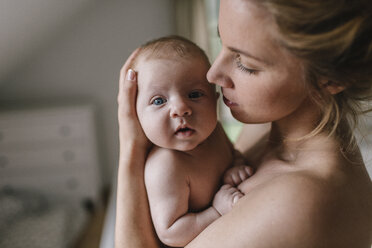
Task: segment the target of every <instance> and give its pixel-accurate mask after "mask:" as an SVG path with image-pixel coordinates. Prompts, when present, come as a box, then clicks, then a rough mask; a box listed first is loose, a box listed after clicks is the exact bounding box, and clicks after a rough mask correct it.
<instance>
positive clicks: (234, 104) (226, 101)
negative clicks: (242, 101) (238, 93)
mask: <svg viewBox="0 0 372 248" xmlns="http://www.w3.org/2000/svg"><path fill="white" fill-rule="evenodd" d="M223 102H224V103H225V104H226V105H227V106H228V107H229V108H231V107H234V106H238V104H237V103H235V102H232V101H230V100H229V99H227V98H226V97H225V96H223Z"/></svg>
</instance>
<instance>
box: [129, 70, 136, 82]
mask: <svg viewBox="0 0 372 248" xmlns="http://www.w3.org/2000/svg"><path fill="white" fill-rule="evenodd" d="M135 77H136V73H135V72H134V71H133V70H132V69H129V70H128V72H127V80H130V81H133V80H134V78H135Z"/></svg>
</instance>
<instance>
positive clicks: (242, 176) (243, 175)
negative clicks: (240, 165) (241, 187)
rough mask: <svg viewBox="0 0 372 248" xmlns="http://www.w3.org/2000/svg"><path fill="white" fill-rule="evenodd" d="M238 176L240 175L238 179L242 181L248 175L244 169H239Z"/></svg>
mask: <svg viewBox="0 0 372 248" xmlns="http://www.w3.org/2000/svg"><path fill="white" fill-rule="evenodd" d="M239 177H240V180H241V181H242V182H243V181H244V180H245V179H247V178H248V177H249V175H248V174H247V172H246V171H245V170H244V169H242V170H239Z"/></svg>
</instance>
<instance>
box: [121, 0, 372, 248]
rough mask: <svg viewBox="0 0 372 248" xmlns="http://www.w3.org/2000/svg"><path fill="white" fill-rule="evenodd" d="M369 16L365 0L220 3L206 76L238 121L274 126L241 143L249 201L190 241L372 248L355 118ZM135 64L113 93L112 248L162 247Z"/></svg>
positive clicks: (367, 187) (371, 198) (366, 59)
mask: <svg viewBox="0 0 372 248" xmlns="http://www.w3.org/2000/svg"><path fill="white" fill-rule="evenodd" d="M371 13H372V7H371V2H370V1H369V0H353V1H347V0H221V6H220V17H219V32H220V36H221V41H222V45H223V47H222V51H221V53H220V55H219V56H218V58H217V59H216V61H215V62H214V64H213V65H212V68H211V69H210V71H209V73H208V75H207V77H208V80H209V81H210V82H212V83H214V84H217V85H219V86H221V87H222V91H223V95H224V101H225V103H226V105H227V106H228V107H230V109H231V112H232V114H233V116H234V117H235V118H236V119H237V120H239V121H241V122H244V123H264V122H272V127H271V131H270V133H269V135H268V136H267V138H266V139H263V140H261V141H260V142H258V143H257V144H256V145H255V146H253V147H243V148H244V151H243V152H244V153H245V154H246V155H247V157H248V158H249V160H250V163H251V165H253V166H254V167H255V168H256V173H255V175H254V176H252V177H251V178H250V179H249V180H247V181H245V182H244V183H242V184H241V185H240V186H239V189H240V190H241V191H242V192H243V193H244V194H245V196H244V197H243V198H241V199H240V200H239V202H238V203H237V204H236V205H235V206H234V208H233V209H232V211H231V212H230V213H228V214H226V215H224V216H222V217H221V218H219V219H218V220H217V221H215V222H214V223H212V224H211V225H210V226H209V227H208V228H207V229H205V230H204V231H203V232H202V233H201V234H200V235H199V236H198V237H196V238H195V239H194V240H193V241H192V242H191V243H190V244H188V245H187V247H203V248H204V247H214V248H215V247H250V248H256V247H276V248H281V247H283V248H292V247H293V248H304V247H317V248H318V247H327V248H333V247H334V248H336V247H337V248H341V247H345V248H346V247H347V248H351V247H353V248H364V247H365V248H367V247H370V245H371V241H372V184H371V180H370V178H369V177H368V174H367V172H366V169H365V166H364V164H363V161H362V158H361V155H360V152H359V149H358V147H357V146H356V145H354V143H353V142H354V140H353V136H352V133H351V129H352V128H351V123H352V122H350V120H355V119H356V114H357V113H358V111H360V110H361V109H360V108H359V107H360V106H361V105H360V104H359V103H360V100H362V99H366V98H367V97H369V96H371V95H370V93H371V85H372V69H371V68H372V41H371V37H372V36H371V34H372V16H371ZM133 56H135V54H134V55H132V58H133ZM130 60H131V58H130V59H129V60H128V62H127V63H126V65H124V67H123V69H122V71H121V79H120V90H119V91H120V92H119V96H118V101H119V125H120V162H119V163H120V164H119V175H118V180H119V183H118V196H117V197H118V198H117V202H118V204H117V223H116V246H117V247H131V248H136V247H158V246H159V244H158V242H157V239H156V235H155V234H154V231H153V229H152V224H151V219H150V215H149V207H148V203H147V197H146V191H145V187H144V181H143V173H144V168H143V167H144V161H145V156H146V151H147V148H148V146H149V144H148V141H147V139H146V138H145V136H144V134H143V132H142V130H141V128H140V126H139V124H138V120H137V117H136V113H135V95H136V80H135V79H136V75H135V73H134V72H133V71H130V72H129V73H127V70H128V69H129V68H128V64H129V63H130ZM347 119H348V120H349V121H348V120H347ZM241 139H244V136H243V137H241Z"/></svg>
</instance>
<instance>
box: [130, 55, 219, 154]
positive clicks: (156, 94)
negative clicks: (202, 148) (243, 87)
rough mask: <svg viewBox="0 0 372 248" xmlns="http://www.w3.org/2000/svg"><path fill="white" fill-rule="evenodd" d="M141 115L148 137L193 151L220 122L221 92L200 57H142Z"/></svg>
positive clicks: (140, 76) (176, 148) (169, 147)
mask: <svg viewBox="0 0 372 248" xmlns="http://www.w3.org/2000/svg"><path fill="white" fill-rule="evenodd" d="M135 69H136V71H137V72H138V95H137V106H136V107H137V114H138V118H139V121H140V123H141V125H142V128H143V130H144V132H145V134H146V136H147V137H148V138H149V139H150V141H151V142H152V143H154V144H156V145H157V146H160V147H164V148H168V149H175V150H179V151H189V150H192V149H194V148H195V147H196V146H197V145H199V144H200V143H201V142H203V141H204V140H205V139H206V138H207V137H208V136H209V135H210V134H211V133H212V132H213V130H214V129H215V127H216V124H217V113H216V100H217V95H216V92H215V90H214V88H213V87H212V85H211V84H209V83H208V81H207V79H206V74H207V71H208V66H207V65H205V63H204V62H203V61H201V60H198V59H178V60H175V59H150V60H143V59H142V60H141V59H140V61H139V63H138V64H137V66H136V68H135Z"/></svg>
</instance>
